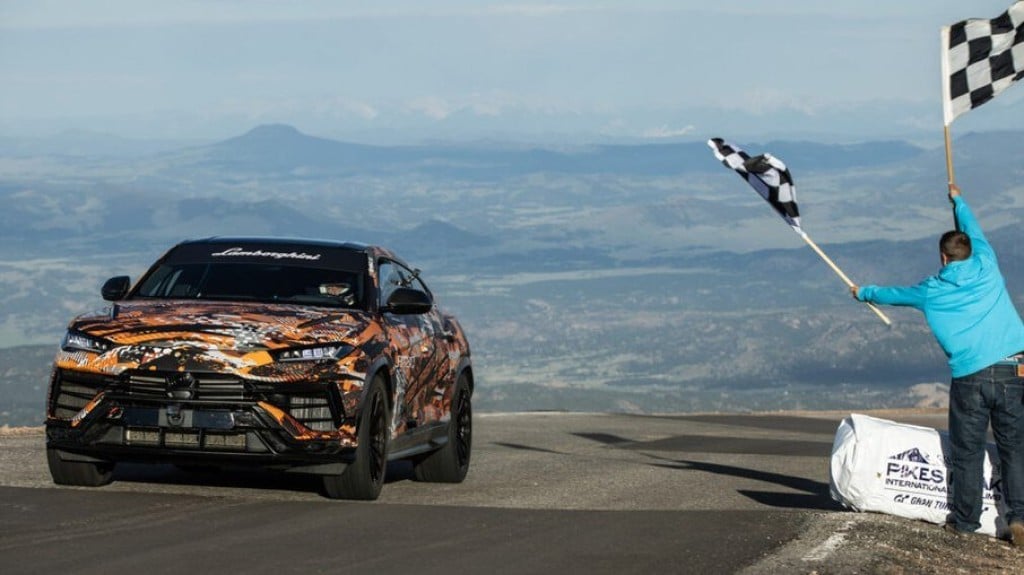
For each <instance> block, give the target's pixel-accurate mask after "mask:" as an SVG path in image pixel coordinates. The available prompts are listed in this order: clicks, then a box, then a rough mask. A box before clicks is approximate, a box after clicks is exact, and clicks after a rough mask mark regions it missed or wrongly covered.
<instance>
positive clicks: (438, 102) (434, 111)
mask: <svg viewBox="0 0 1024 575" xmlns="http://www.w3.org/2000/svg"><path fill="white" fill-rule="evenodd" d="M406 108H407V109H408V110H409V111H410V112H413V113H418V114H422V115H424V116H426V117H428V118H431V119H433V120H443V119H445V118H447V117H448V116H450V115H451V114H452V112H453V111H454V109H453V107H452V106H451V105H450V104H449V103H448V102H447V101H446V100H444V99H441V98H436V97H433V96H426V97H422V98H417V99H415V100H413V101H411V102H409V104H408V105H406Z"/></svg>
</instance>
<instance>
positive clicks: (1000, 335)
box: [857, 196, 1024, 377]
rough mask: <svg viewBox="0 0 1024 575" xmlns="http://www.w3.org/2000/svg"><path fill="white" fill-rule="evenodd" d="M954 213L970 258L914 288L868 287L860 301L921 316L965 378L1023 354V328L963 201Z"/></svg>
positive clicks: (988, 248) (955, 369)
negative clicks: (967, 240) (916, 311)
mask: <svg viewBox="0 0 1024 575" xmlns="http://www.w3.org/2000/svg"><path fill="white" fill-rule="evenodd" d="M953 213H954V214H955V217H956V221H957V223H958V224H959V227H960V230H961V231H962V232H964V233H965V234H967V235H968V236H969V237H970V238H971V257H969V258H967V259H966V260H962V261H955V262H949V263H948V264H946V265H945V266H943V267H942V269H941V270H939V273H938V274H936V275H933V276H930V277H927V278H925V279H924V280H923V281H921V283H919V284H917V285H915V286H911V287H879V286H873V285H869V286H864V287H862V288H860V290H859V291H858V294H857V299H859V300H860V301H867V302H871V303H879V304H886V305H899V306H910V307H913V308H916V309H919V310H921V311H922V312H923V313H924V317H925V320H927V321H928V326H929V327H931V329H932V333H934V334H935V339H937V340H938V341H939V345H940V346H942V350H943V351H945V352H946V357H948V358H949V369H950V370H951V371H952V372H953V377H963V376H965V375H970V374H972V373H974V372H976V371H978V370H980V369H983V368H985V367H988V366H990V365H992V364H993V363H996V362H997V361H999V360H1001V359H1003V358H1004V357H1007V356H1010V355H1013V354H1015V353H1017V352H1020V351H1024V324H1022V323H1021V319H1020V315H1019V314H1018V313H1017V310H1016V308H1014V306H1013V301H1012V300H1011V299H1010V294H1008V293H1007V292H1006V282H1005V281H1004V280H1003V274H1002V273H1000V271H999V263H998V261H996V253H995V251H993V250H992V246H991V245H989V243H988V240H987V239H985V234H984V233H982V231H981V226H980V225H978V221H977V220H976V219H975V218H974V214H972V213H971V209H970V208H969V207H967V202H965V201H964V200H963V199H962V198H960V197H959V196H958V197H956V198H954V199H953Z"/></svg>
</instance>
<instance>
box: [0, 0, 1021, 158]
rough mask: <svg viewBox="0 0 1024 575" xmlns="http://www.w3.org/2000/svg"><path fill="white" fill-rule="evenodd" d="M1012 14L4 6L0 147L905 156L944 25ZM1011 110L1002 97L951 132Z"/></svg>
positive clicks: (108, 2) (921, 122) (987, 9)
mask: <svg viewBox="0 0 1024 575" xmlns="http://www.w3.org/2000/svg"><path fill="white" fill-rule="evenodd" d="M1010 3H1011V2H1010V1H1009V0H971V1H967V0H957V1H954V0H852V1H849V2H823V1H821V0H774V1H771V2H768V1H760V0H749V1H746V2H716V1H712V0H699V1H698V0H663V1H621V2H609V1H599V0H568V1H551V2H540V1H534V2H517V1H516V0H503V1H470V0H431V1H422V0H416V1H413V0H409V1H392V0H377V1H375V2H351V1H341V0H307V1H304V0H292V1H278V2H271V1H264V0H206V1H198V0H193V1H180V0H178V1H169V0H105V1H103V0H92V1H78V0H0V86H2V89H0V130H3V131H4V132H7V133H8V135H43V134H48V133H53V132H57V131H60V130H65V129H90V130H101V131H104V132H109V133H112V134H117V135H124V136H133V137H140V136H144V137H157V138H216V137H225V136H232V135H236V134H237V133H239V132H241V131H244V130H247V129H249V128H251V127H252V126H254V125H256V124H260V123H268V122H284V123H289V124H293V125H295V126H297V127H299V128H300V129H302V130H303V131H306V132H309V133H313V134H317V135H324V136H329V137H337V138H341V139H346V138H348V139H361V140H381V141H402V140H408V141H418V140H422V139H431V138H449V137H452V138H479V137H502V136H504V135H509V136H520V137H526V138H529V137H548V136H554V137H560V136H561V137H568V138H573V137H575V138H578V139H586V138H589V137H596V138H601V137H606V138H637V139H647V140H652V141H658V140H664V139H666V138H680V137H682V138H698V137H703V135H704V134H705V133H709V132H710V131H715V129H716V128H718V127H721V126H728V127H730V128H733V129H736V130H748V132H749V133H751V134H757V133H761V134H765V135H774V134H776V133H777V134H778V135H780V136H783V135H793V134H800V133H808V134H814V133H821V134H832V135H835V136H837V137H842V136H843V135H844V134H847V135H850V136H853V137H870V136H873V135H879V136H882V135H890V134H896V135H900V134H907V135H908V137H912V136H913V135H914V134H917V133H922V132H923V133H928V132H929V131H931V132H934V131H936V130H938V131H941V129H942V119H941V102H940V99H939V89H940V78H939V29H940V27H941V26H942V25H945V24H951V23H953V22H956V21H958V20H963V19H966V18H971V17H984V18H991V17H994V16H996V15H998V14H999V13H1001V12H1002V11H1004V10H1005V9H1006V8H1007V7H1008V6H1009V5H1010ZM1021 112H1024V88H1020V87H1017V86H1015V87H1014V88H1011V89H1010V90H1008V91H1007V92H1005V93H1004V94H1003V95H1001V96H1000V97H999V98H997V99H996V100H994V101H993V102H992V103H989V104H987V105H986V107H983V108H980V109H978V110H975V111H973V112H972V113H970V114H968V115H966V116H964V117H962V118H961V119H958V120H957V126H956V129H958V130H960V129H962V130H965V131H966V130H969V129H986V128H991V127H1000V126H1001V125H1003V124H1004V123H1005V124H1008V125H1009V124H1012V123H1013V122H1020V121H1021V120H1020V118H1021V117H1024V114H1022V113H1021ZM961 125H962V126H963V128H961V127H960V126H961Z"/></svg>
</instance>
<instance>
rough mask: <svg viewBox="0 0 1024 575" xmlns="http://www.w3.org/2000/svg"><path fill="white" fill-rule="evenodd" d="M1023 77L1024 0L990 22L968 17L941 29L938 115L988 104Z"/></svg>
mask: <svg viewBox="0 0 1024 575" xmlns="http://www.w3.org/2000/svg"><path fill="white" fill-rule="evenodd" d="M1021 78H1024V0H1018V1H1017V2H1015V3H1014V4H1013V6H1010V8H1009V9H1008V10H1007V11H1006V12H1004V13H1002V14H1000V15H999V17H997V18H994V19H992V20H983V19H977V18H975V19H970V20H964V21H962V22H957V23H956V24H953V25H952V26H945V27H943V29H942V83H943V86H942V88H943V89H942V104H943V106H942V107H943V119H944V121H945V123H946V125H947V126H948V125H950V124H951V123H952V122H953V120H954V119H956V117H957V116H959V115H960V114H963V113H964V112H967V111H968V110H973V109H974V108H977V107H978V106H980V105H982V104H984V103H985V102H988V101H989V100H991V99H992V98H993V97H995V96H996V95H997V94H999V93H1000V92H1002V91H1003V90H1005V89H1006V88H1007V87H1009V85H1010V84H1012V83H1013V82H1016V81H1017V80H1019V79H1021Z"/></svg>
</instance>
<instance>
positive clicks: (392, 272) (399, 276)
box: [377, 260, 430, 306]
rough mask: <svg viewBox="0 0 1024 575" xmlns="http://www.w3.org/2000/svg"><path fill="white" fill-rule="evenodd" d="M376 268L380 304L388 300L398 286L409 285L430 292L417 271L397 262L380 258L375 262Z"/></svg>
mask: <svg viewBox="0 0 1024 575" xmlns="http://www.w3.org/2000/svg"><path fill="white" fill-rule="evenodd" d="M377 270H378V273H379V274H380V275H379V277H380V305H381V306H383V305H384V304H385V303H386V302H387V301H388V297H390V296H391V292H393V291H395V289H397V288H400V287H411V288H413V289H417V290H420V291H422V292H424V293H426V294H428V295H429V294H430V290H429V289H427V286H426V284H424V283H423V282H422V281H421V280H420V279H419V277H418V272H413V271H412V270H410V269H409V268H407V267H405V266H403V265H401V264H399V263H396V262H393V261H388V260H381V261H380V262H378V264H377Z"/></svg>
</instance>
